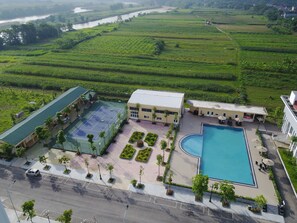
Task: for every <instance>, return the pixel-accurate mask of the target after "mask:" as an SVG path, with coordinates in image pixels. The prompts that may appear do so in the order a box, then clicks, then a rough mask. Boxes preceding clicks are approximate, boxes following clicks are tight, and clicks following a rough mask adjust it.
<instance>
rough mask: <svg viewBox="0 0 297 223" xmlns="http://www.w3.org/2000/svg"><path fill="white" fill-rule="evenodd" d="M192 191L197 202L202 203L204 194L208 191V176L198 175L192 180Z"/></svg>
mask: <svg viewBox="0 0 297 223" xmlns="http://www.w3.org/2000/svg"><path fill="white" fill-rule="evenodd" d="M192 183H193V185H192V191H193V193H194V194H195V200H196V201H202V199H203V193H204V192H205V191H207V189H208V176H204V175H202V174H201V173H200V174H197V175H196V176H195V177H193V179H192Z"/></svg>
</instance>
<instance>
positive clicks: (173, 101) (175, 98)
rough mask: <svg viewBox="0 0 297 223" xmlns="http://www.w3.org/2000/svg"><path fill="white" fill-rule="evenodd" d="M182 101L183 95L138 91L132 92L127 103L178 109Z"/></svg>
mask: <svg viewBox="0 0 297 223" xmlns="http://www.w3.org/2000/svg"><path fill="white" fill-rule="evenodd" d="M183 100H184V93H176V92H168V91H151V90H142V89H138V90H136V91H134V92H133V94H132V95H131V97H130V99H129V101H128V103H131V104H137V103H138V104H140V105H150V106H156V107H157V106H159V107H166V108H178V109H179V108H181V106H182V104H183V102H184V101H183Z"/></svg>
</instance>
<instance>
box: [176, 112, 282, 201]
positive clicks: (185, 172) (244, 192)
mask: <svg viewBox="0 0 297 223" xmlns="http://www.w3.org/2000/svg"><path fill="white" fill-rule="evenodd" d="M202 123H208V124H214V125H219V124H218V120H217V118H210V117H198V116H194V115H192V114H191V113H189V112H186V113H185V115H184V117H183V119H182V121H181V125H180V131H179V134H178V136H177V140H176V149H175V151H174V153H173V155H172V159H171V169H172V171H173V172H174V179H173V182H174V183H176V184H180V185H186V186H191V185H192V177H193V176H195V175H196V174H197V173H198V171H197V164H198V159H197V158H195V157H192V156H190V155H187V154H186V153H185V152H184V151H183V150H182V149H181V148H180V140H181V139H182V138H183V137H184V136H186V135H189V134H193V133H196V134H197V133H201V127H202ZM258 125H259V124H257V123H245V122H244V123H243V128H244V130H245V135H246V140H247V144H248V147H249V151H250V155H251V168H252V171H253V172H254V176H255V178H256V186H246V185H239V184H234V186H235V192H236V194H237V195H239V196H244V197H252V198H254V197H256V196H258V195H264V197H265V198H266V199H267V202H268V204H270V205H277V204H278V200H277V197H276V194H275V191H274V188H273V184H272V181H271V180H269V176H268V172H264V171H259V170H258V168H259V167H258V166H257V165H256V164H255V161H258V162H259V163H261V160H262V157H261V156H260V155H259V151H258V150H257V149H256V148H255V147H256V146H257V145H259V143H258V142H256V140H255V139H257V138H258V136H257V135H256V129H257V128H258ZM213 182H215V181H213V180H210V184H209V185H211V184H212V183H213Z"/></svg>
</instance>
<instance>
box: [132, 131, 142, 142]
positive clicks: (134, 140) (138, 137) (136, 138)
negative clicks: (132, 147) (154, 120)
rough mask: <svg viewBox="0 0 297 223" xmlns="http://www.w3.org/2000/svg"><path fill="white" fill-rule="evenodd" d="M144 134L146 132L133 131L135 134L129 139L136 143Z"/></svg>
mask: <svg viewBox="0 0 297 223" xmlns="http://www.w3.org/2000/svg"><path fill="white" fill-rule="evenodd" d="M143 136H144V132H137V131H136V132H133V134H132V135H131V137H130V139H129V143H135V142H137V141H138V140H141V139H142V138H143Z"/></svg>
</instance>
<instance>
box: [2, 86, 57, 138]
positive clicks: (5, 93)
mask: <svg viewBox="0 0 297 223" xmlns="http://www.w3.org/2000/svg"><path fill="white" fill-rule="evenodd" d="M54 97H55V93H53V92H48V91H41V90H28V89H21V88H10V87H1V88H0V104H1V106H0V133H2V132H3V131H4V130H6V129H8V128H10V127H12V125H13V120H12V118H11V115H13V116H15V114H17V113H19V112H21V111H23V112H24V115H23V116H22V117H21V118H20V120H21V119H23V118H25V117H26V116H28V114H30V112H32V111H34V110H36V109H38V108H39V107H40V106H42V105H43V104H46V103H48V102H49V101H51V100H52V99H53V98H54ZM20 120H18V119H16V120H15V122H18V121H20Z"/></svg>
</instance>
